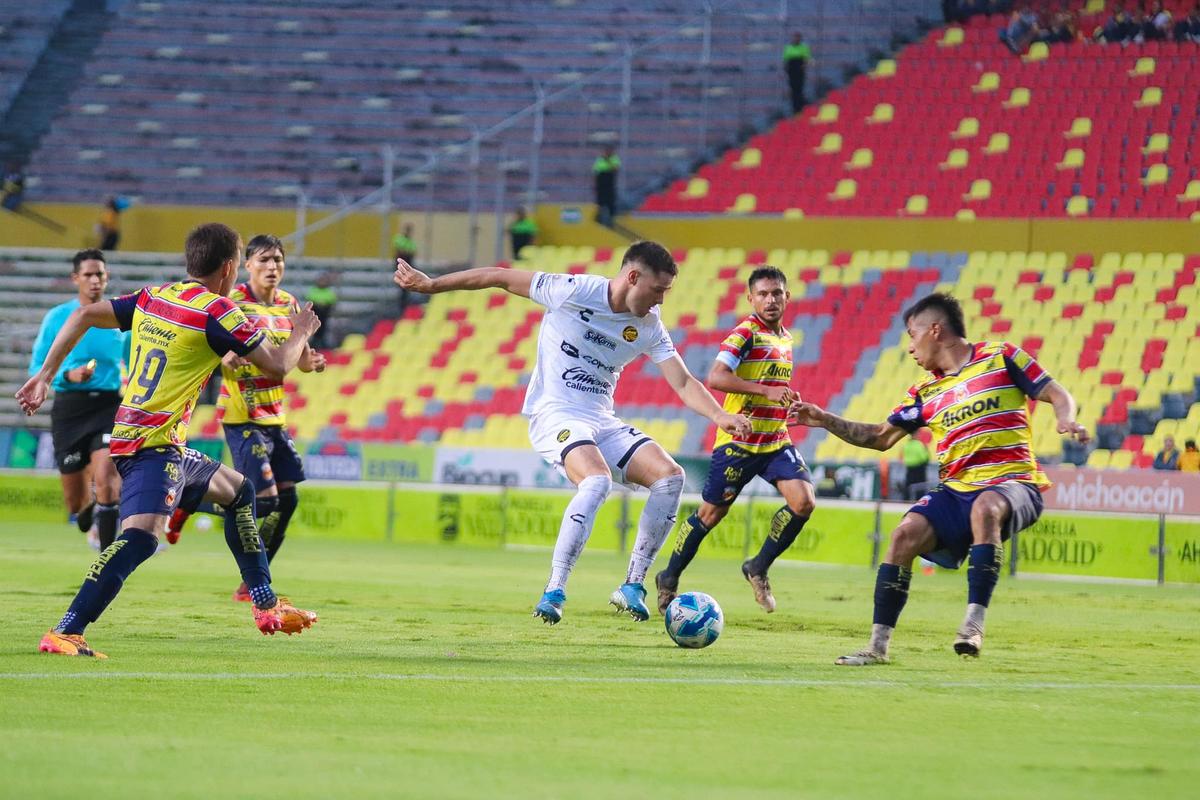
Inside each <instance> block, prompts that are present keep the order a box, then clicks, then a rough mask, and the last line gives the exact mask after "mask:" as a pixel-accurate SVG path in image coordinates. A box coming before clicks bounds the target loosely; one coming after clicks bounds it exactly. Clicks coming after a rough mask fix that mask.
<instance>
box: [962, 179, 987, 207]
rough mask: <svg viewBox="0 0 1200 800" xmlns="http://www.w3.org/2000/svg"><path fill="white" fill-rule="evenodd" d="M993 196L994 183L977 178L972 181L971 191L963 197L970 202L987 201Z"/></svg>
mask: <svg viewBox="0 0 1200 800" xmlns="http://www.w3.org/2000/svg"><path fill="white" fill-rule="evenodd" d="M991 196H992V182H991V181H990V180H988V179H987V178H976V179H975V180H973V181H971V190H970V191H969V192H967V193H966V194H964V195H963V196H962V199H963V200H966V201H968V202H970V201H975V200H987V199H988V198H989V197H991Z"/></svg>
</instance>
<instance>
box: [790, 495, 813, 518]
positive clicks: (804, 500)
mask: <svg viewBox="0 0 1200 800" xmlns="http://www.w3.org/2000/svg"><path fill="white" fill-rule="evenodd" d="M788 508H790V509H791V510H792V513H793V514H795V515H796V516H797V517H811V516H812V513H813V511H815V510H816V508H817V504H816V501H815V500H813V498H812V497H809V496H805V497H801V498H799V499H797V500H793V501H792V502H790V503H788Z"/></svg>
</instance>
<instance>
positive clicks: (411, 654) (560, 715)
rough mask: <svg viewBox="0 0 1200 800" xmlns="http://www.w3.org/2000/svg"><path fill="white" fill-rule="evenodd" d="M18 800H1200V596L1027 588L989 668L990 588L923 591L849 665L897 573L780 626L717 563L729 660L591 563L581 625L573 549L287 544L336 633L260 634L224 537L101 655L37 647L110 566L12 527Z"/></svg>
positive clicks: (117, 624)
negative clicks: (965, 634) (880, 647)
mask: <svg viewBox="0 0 1200 800" xmlns="http://www.w3.org/2000/svg"><path fill="white" fill-rule="evenodd" d="M0 542H2V543H3V547H2V548H0V576H3V579H2V580H0V600H2V603H3V605H2V609H3V622H2V623H0V742H3V746H2V747H0V776H2V779H0V796H2V797H14V798H16V797H21V798H24V797H39V798H42V797H68V796H69V797H78V796H92V797H118V796H119V797H172V798H176V797H195V798H212V797H255V796H258V797H289V798H300V797H355V798H361V797H447V798H483V797H519V798H543V797H544V798H572V799H574V798H592V797H595V798H616V797H634V796H638V797H653V798H675V797H680V798H682V797H687V798H704V797H712V798H732V797H751V798H769V797H778V798H796V797H843V798H844V797H912V798H940V797H947V798H949V797H972V798H1014V797H1053V798H1069V797H1079V798H1089V799H1092V798H1098V797H1113V798H1130V797H1154V798H1155V800H1163V799H1164V798H1171V797H1181V798H1182V797H1195V796H1196V791H1197V790H1196V787H1197V786H1200V757H1198V753H1197V743H1198V742H1200V665H1198V662H1200V636H1198V635H1197V631H1198V630H1200V591H1198V590H1197V588H1196V587H1165V588H1157V587H1146V586H1117V585H1097V584H1080V583H1065V582H1064V583H1058V582H1046V581H1032V580H1016V581H1014V580H1008V579H1003V580H1002V581H1001V584H1000V587H999V589H998V591H997V594H996V598H995V601H994V602H993V605H992V611H991V615H990V617H989V630H988V636H987V639H986V640H985V647H984V656H983V658H981V659H979V660H977V661H964V660H960V659H958V658H957V657H956V656H955V655H954V654H953V652H952V650H951V648H950V644H951V640H952V637H953V634H954V629H955V626H956V625H957V623H958V622H959V619H960V617H961V614H962V610H963V607H964V603H965V594H966V587H965V576H964V575H963V574H961V573H959V574H938V575H934V576H923V575H918V576H916V578H915V579H914V582H913V591H912V594H911V596H910V599H909V603H908V608H907V609H906V611H905V614H904V617H903V618H902V619H901V625H900V629H899V630H898V631H897V634H896V639H895V641H894V643H893V653H892V655H893V659H894V663H893V664H891V665H889V666H887V667H879V668H868V669H850V668H840V667H835V666H833V659H834V657H836V656H837V655H839V654H841V653H844V652H847V651H851V650H855V649H857V648H858V647H859V646H860V645H861V644H862V643H863V641H864V637H865V634H866V632H867V629H868V623H869V622H870V614H871V594H872V588H873V577H872V575H871V574H870V573H869V572H868V571H867V570H864V569H851V568H816V567H799V568H797V567H793V566H782V565H781V566H779V567H777V568H776V570H775V571H774V574H773V578H774V583H775V586H776V593H777V597H778V599H779V611H778V612H776V613H775V614H773V615H770V616H768V615H766V614H763V613H762V612H761V611H760V610H759V609H758V607H757V606H755V605H754V603H753V599H752V597H751V594H750V590H749V587H748V586H747V585H746V584H745V582H744V581H743V580H742V578H741V575H740V573H739V571H738V565H737V564H736V563H735V562H731V561H715V560H711V559H706V558H705V557H704V553H703V551H702V552H701V554H700V557H699V558H698V559H697V561H696V562H695V564H694V565H693V568H692V570H691V571H690V572H689V574H688V575H687V576H686V577H685V587H684V588H691V589H700V590H703V591H707V592H709V593H710V594H712V595H713V596H715V597H716V598H717V599H718V600H719V601H720V602H721V603H722V605H723V607H724V609H725V614H726V625H725V633H724V635H723V636H722V637H721V639H720V640H719V641H718V642H717V643H716V644H715V645H713V646H712V647H710V648H708V649H707V650H700V651H686V650H682V649H679V648H677V647H675V646H674V645H672V644H671V642H670V640H669V639H668V638H667V636H666V634H665V633H664V631H663V629H662V623H661V619H660V618H658V617H657V616H655V617H652V618H651V620H650V622H647V623H644V624H637V623H635V622H633V621H632V620H630V619H628V618H627V617H616V616H613V614H611V613H610V612H609V611H608V610H607V606H606V603H607V599H608V594H609V592H611V590H612V589H613V588H614V587H615V586H616V585H617V583H619V582H620V580H621V579H622V578H623V576H624V565H625V559H624V558H623V557H620V556H618V555H616V554H612V553H603V552H597V553H585V555H584V557H583V559H582V561H581V563H580V565H579V567H578V568H577V570H576V573H575V576H574V577H573V579H572V582H571V585H570V587H569V593H568V594H569V598H570V599H569V601H568V603H567V607H566V617H565V619H564V621H563V623H562V624H561V625H559V626H557V627H555V628H550V627H547V626H544V625H542V624H539V623H538V622H537V621H535V620H534V619H532V618H531V617H530V609H531V607H532V605H533V603H534V601H535V600H536V599H537V596H538V594H539V592H540V590H541V586H542V582H543V581H544V579H545V574H546V572H547V569H548V563H549V553H547V552H541V551H540V552H528V551H481V550H470V549H462V548H461V547H460V548H456V547H454V546H442V547H439V546H435V545H430V546H400V545H386V544H364V543H338V542H332V541H315V540H311V539H310V540H305V539H302V538H300V539H296V540H295V541H289V542H288V544H287V546H286V547H285V548H284V550H283V552H282V554H281V555H280V558H279V559H278V561H277V564H276V566H275V570H274V571H275V582H276V585H277V587H278V588H279V589H280V590H281V591H284V592H287V593H290V595H291V596H292V598H293V599H294V600H295V601H296V602H297V603H298V604H299V605H301V606H302V607H306V608H313V609H316V610H317V611H318V612H319V613H320V615H321V621H320V622H319V623H318V624H317V626H316V627H315V628H314V629H313V630H311V631H309V632H307V633H305V634H303V635H301V636H294V637H291V638H287V637H283V636H276V637H274V638H267V637H264V636H261V635H260V634H259V633H258V632H257V630H255V629H254V627H253V625H252V624H251V621H250V613H249V610H248V608H247V607H246V606H245V605H242V604H235V603H233V602H232V601H231V600H230V599H229V594H230V591H231V590H232V589H233V588H234V586H235V585H236V584H237V582H238V580H237V576H236V571H235V567H234V563H233V560H232V558H231V557H230V556H229V554H228V552H227V551H226V549H225V544H224V540H223V539H222V538H221V536H220V535H219V533H218V532H217V531H212V532H209V533H199V532H197V531H189V532H188V533H186V534H185V537H184V539H183V541H182V542H181V544H180V545H178V546H177V547H175V548H174V549H172V550H171V551H170V552H167V553H165V554H162V555H159V556H157V557H155V558H153V559H152V560H150V561H149V562H147V563H146V564H144V565H143V566H142V568H141V569H139V570H138V572H137V573H135V574H134V576H133V577H132V578H131V579H130V581H129V582H128V583H127V584H126V587H125V590H124V591H123V592H122V594H121V596H120V597H119V598H118V599H117V600H116V602H115V603H114V604H113V606H112V607H111V608H110V609H109V611H108V613H107V614H106V615H105V616H104V617H103V618H102V619H101V620H100V622H99V623H97V624H95V625H93V626H92V627H91V629H89V632H88V638H89V641H90V642H91V643H92V644H93V645H94V646H96V647H97V648H98V649H100V650H102V651H104V652H106V653H108V655H109V656H110V659H109V660H108V661H103V662H99V661H94V660H91V659H71V658H63V657H56V656H49V655H43V654H39V653H37V652H36V647H37V642H38V639H39V637H40V636H41V635H42V633H43V632H44V631H45V630H46V629H47V628H48V627H49V626H50V625H51V624H53V623H54V622H56V621H57V620H58V617H59V616H60V615H61V613H62V611H63V610H64V608H65V606H66V604H67V603H68V602H69V600H70V598H71V596H72V595H73V594H74V591H75V589H76V588H77V586H78V583H79V581H80V579H81V577H82V574H83V571H84V569H85V568H86V566H87V564H88V563H89V561H90V559H91V557H92V554H91V552H90V551H88V550H86V549H85V548H84V546H83V545H82V542H81V537H79V536H78V534H73V533H70V532H68V530H67V528H66V527H65V526H51V525H38V526H24V525H20V524H14V523H10V522H5V523H0Z"/></svg>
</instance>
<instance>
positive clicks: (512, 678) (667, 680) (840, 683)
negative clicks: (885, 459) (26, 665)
mask: <svg viewBox="0 0 1200 800" xmlns="http://www.w3.org/2000/svg"><path fill="white" fill-rule="evenodd" d="M99 669H101V670H103V667H99ZM70 680H89V681H90V680H94V681H106V680H153V681H264V680H316V681H322V680H328V681H375V682H395V683H481V684H487V683H521V684H523V683H536V684H543V685H553V684H556V683H568V684H570V683H575V684H613V685H618V684H621V685H628V684H648V685H655V684H657V685H666V686H780V687H796V688H868V689H923V690H926V691H928V690H931V689H934V690H936V689H998V690H1043V691H1084V692H1088V691H1109V690H1114V691H1122V692H1125V691H1145V692H1154V691H1165V692H1195V691H1200V683H1117V682H1092V681H1084V682H1072V681H995V680H988V681H957V680H949V681H925V680H922V681H892V680H878V679H862V680H852V679H836V678H705V677H655V676H625V677H617V676H614V677H605V676H594V677H591V676H581V675H543V676H533V675H434V674H422V673H414V674H405V673H386V672H376V673H364V674H355V673H346V672H254V673H251V672H104V671H97V672H70V673H67V672H0V681H13V682H23V681H70Z"/></svg>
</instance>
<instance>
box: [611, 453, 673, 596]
mask: <svg viewBox="0 0 1200 800" xmlns="http://www.w3.org/2000/svg"><path fill="white" fill-rule="evenodd" d="M682 495H683V475H668V476H667V477H665V478H660V479H659V480H657V481H655V482H654V483H652V484H650V499H649V500H647V501H646V507H645V509H643V510H642V516H641V518H640V519H639V520H638V532H637V540H636V541H634V543H633V552H632V553H630V554H629V573H628V574H627V575H626V576H625V582H626V583H641V582H642V581H644V580H646V573H647V572H648V571H649V570H650V565H651V564H653V563H654V557H655V556H657V555H658V551H659V550H661V549H662V546H663V542H665V541H666V540H667V537H668V536H670V535H671V528H673V527H675V517H676V515H677V514H678V513H679V498H680V497H681V496H682Z"/></svg>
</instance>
